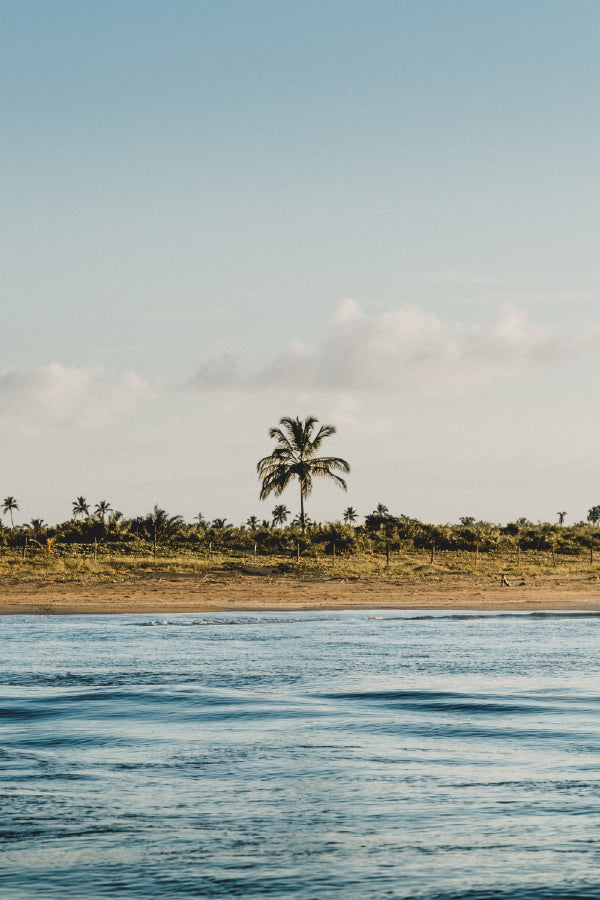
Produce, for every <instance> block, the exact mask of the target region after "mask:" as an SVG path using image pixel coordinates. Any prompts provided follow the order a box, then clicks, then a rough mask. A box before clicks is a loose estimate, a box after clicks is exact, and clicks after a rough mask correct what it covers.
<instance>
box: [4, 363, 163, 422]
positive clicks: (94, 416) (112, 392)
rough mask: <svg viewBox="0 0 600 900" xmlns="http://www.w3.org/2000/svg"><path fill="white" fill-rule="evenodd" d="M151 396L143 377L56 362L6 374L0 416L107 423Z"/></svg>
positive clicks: (46, 420)
mask: <svg viewBox="0 0 600 900" xmlns="http://www.w3.org/2000/svg"><path fill="white" fill-rule="evenodd" d="M149 396H150V390H149V388H148V385H147V383H146V382H145V381H144V379H143V378H142V377H141V376H140V375H137V374H136V373H134V372H125V373H124V374H120V375H111V374H109V373H107V372H106V371H105V370H104V369H102V368H101V367H99V366H83V367H81V368H75V367H68V366H63V365H61V364H60V363H50V364H49V365H47V366H40V367H39V368H35V369H29V370H22V369H8V370H6V371H4V372H0V417H2V418H4V419H8V420H11V421H13V422H19V423H22V424H23V425H26V426H27V425H29V426H30V425H31V424H35V425H40V424H43V423H46V424H50V423H59V424H62V423H64V424H68V423H76V424H79V425H83V426H85V427H90V428H93V427H101V426H103V425H107V424H108V423H109V422H111V421H112V420H113V419H114V418H117V417H118V416H120V415H123V414H124V413H126V412H127V411H128V410H129V409H131V408H132V407H133V406H134V405H137V404H139V403H140V402H141V401H142V400H143V399H147V398H148V397H149Z"/></svg>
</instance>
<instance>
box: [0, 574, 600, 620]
mask: <svg viewBox="0 0 600 900" xmlns="http://www.w3.org/2000/svg"><path fill="white" fill-rule="evenodd" d="M353 609H365V610H369V609H398V610H402V609H415V610H418V609H449V610H453V609H455V610H482V611H488V610H496V611H499V612H520V611H522V612H532V611H536V610H538V611H544V610H562V611H573V612H576V611H577V612H579V611H581V612H585V611H588V612H593V611H599V612H600V578H598V577H597V576H593V575H592V576H590V575H543V576H538V577H536V578H530V579H527V581H520V582H514V583H511V586H510V587H501V586H500V582H499V579H498V578H491V577H476V576H466V575H454V576H451V575H442V576H440V577H439V578H436V579H429V578H428V579H422V580H417V579H402V578H397V579H393V578H390V579H384V578H361V579H341V578H335V577H329V578H326V577H324V578H311V579H302V578H295V577H293V576H286V575H275V576H267V575H248V574H240V573H238V572H235V573H223V572H218V573H209V574H206V575H203V576H198V575H161V576H157V575H154V576H148V577H143V578H137V579H109V580H108V579H107V580H95V579H89V580H83V579H82V580H77V581H48V580H41V579H40V580H37V581H35V580H34V581H18V580H0V615H4V616H10V615H36V614H37V615H82V614H83V615H85V614H88V615H103V614H113V615H118V614H136V613H140V614H147V615H150V614H165V613H173V614H174V613H205V612H225V611H230V612H234V611H235V612H244V611H247V612H277V611H289V612H298V611H301V610H329V611H332V610H340V611H341V610H353Z"/></svg>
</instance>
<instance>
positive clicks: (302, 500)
mask: <svg viewBox="0 0 600 900" xmlns="http://www.w3.org/2000/svg"><path fill="white" fill-rule="evenodd" d="M302 487H303V485H302V482H300V527H301V528H302V534H304V533H305V531H306V522H305V521H304V491H303V490H302Z"/></svg>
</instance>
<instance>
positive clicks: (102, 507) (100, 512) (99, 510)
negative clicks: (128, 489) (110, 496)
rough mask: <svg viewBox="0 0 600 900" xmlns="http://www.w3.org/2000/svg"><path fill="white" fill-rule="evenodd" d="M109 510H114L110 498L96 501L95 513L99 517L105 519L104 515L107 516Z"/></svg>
mask: <svg viewBox="0 0 600 900" xmlns="http://www.w3.org/2000/svg"><path fill="white" fill-rule="evenodd" d="M109 512H112V508H111V505H110V503H109V502H108V500H100V502H99V503H96V506H95V508H94V513H95V515H96V516H98V518H99V519H102V521H104V517H105V516H107V515H108V514H109Z"/></svg>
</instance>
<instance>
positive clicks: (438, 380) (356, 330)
mask: <svg viewBox="0 0 600 900" xmlns="http://www.w3.org/2000/svg"><path fill="white" fill-rule="evenodd" d="M599 343H600V330H599V329H595V330H593V331H592V332H588V333H586V334H580V335H575V336H572V337H568V336H563V335H561V334H559V333H558V332H557V331H556V330H555V329H553V328H551V327H550V326H548V325H539V324H536V323H535V322H532V321H531V320H530V318H529V317H528V316H527V315H526V314H525V313H523V312H521V311H520V310H518V309H515V308H514V307H511V306H505V307H503V308H502V309H501V310H500V312H499V314H498V316H497V317H496V319H495V320H494V321H493V322H492V323H491V324H487V325H463V324H462V323H460V322H456V323H450V324H448V323H444V322H442V320H441V319H439V318H438V317H437V316H435V315H433V314H432V313H428V312H426V311H425V310H423V309H422V308H421V307H419V306H405V307H400V308H397V309H392V310H389V311H388V312H385V313H382V314H380V315H377V316H368V315H366V314H365V313H364V312H362V310H361V309H360V307H359V306H358V304H357V303H356V302H355V301H354V300H351V299H347V300H344V301H343V302H342V303H341V304H340V305H339V306H338V308H337V309H336V310H335V312H334V315H333V320H332V324H331V328H330V332H329V334H328V336H327V337H326V338H325V340H324V341H323V342H321V343H320V344H319V345H315V346H314V347H307V346H305V345H303V344H300V343H299V342H297V341H295V342H293V343H292V344H291V345H290V347H289V349H288V350H287V351H286V352H285V353H283V354H281V355H279V356H277V357H275V358H274V359H272V360H271V361H270V362H268V363H267V364H266V365H265V366H264V367H263V368H262V369H261V370H259V371H258V372H255V373H253V374H250V375H242V374H241V373H240V371H239V366H238V364H237V362H236V361H235V360H234V359H233V358H232V357H230V356H228V357H221V358H219V359H214V360H212V361H209V362H208V363H206V364H205V365H204V366H203V367H202V369H201V370H200V371H199V372H198V373H197V374H196V376H195V378H194V379H193V380H192V385H193V386H194V387H196V388H197V389H200V390H212V389H215V388H229V389H235V390H256V389H277V388H286V389H287V388H290V387H294V388H298V389H306V390H312V389H318V390H334V391H345V392H357V391H361V392H364V391H373V392H381V391H383V392H385V391H407V390H408V391H410V390H415V389H421V390H422V389H436V388H440V387H443V386H447V385H468V384H469V383H476V384H482V383H485V382H487V381H489V380H490V379H493V378H499V377H500V378H502V377H509V376H512V375H515V374H518V373H520V372H522V371H523V370H524V369H526V368H528V367H530V366H536V365H550V364H552V363H556V362H558V361H560V360H563V359H566V358H569V357H573V356H576V355H578V354H580V353H582V352H583V351H584V350H586V349H587V348H589V347H591V346H596V345H598V344H599Z"/></svg>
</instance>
